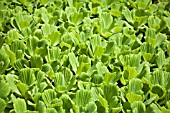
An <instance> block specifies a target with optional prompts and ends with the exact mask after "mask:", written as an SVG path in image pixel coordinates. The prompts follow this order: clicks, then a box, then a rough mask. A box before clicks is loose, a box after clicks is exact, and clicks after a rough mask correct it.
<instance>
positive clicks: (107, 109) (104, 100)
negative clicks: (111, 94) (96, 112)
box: [98, 95, 109, 113]
mask: <svg viewBox="0 0 170 113" xmlns="http://www.w3.org/2000/svg"><path fill="white" fill-rule="evenodd" d="M98 99H99V102H100V104H101V105H102V106H103V107H104V108H105V113H108V111H109V107H108V102H107V100H106V99H104V98H103V97H102V96H101V95H98Z"/></svg>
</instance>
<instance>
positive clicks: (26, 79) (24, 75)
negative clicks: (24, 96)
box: [19, 68, 35, 86]
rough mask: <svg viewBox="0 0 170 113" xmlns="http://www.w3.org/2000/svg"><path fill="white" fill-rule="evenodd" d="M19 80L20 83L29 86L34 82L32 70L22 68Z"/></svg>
mask: <svg viewBox="0 0 170 113" xmlns="http://www.w3.org/2000/svg"><path fill="white" fill-rule="evenodd" d="M19 79H20V81H21V82H22V83H25V84H27V85H28V86H29V85H31V84H32V83H33V82H34V81H35V75H34V72H33V70H32V69H30V68H24V69H21V70H20V72H19Z"/></svg>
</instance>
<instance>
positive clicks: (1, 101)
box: [0, 98, 7, 113]
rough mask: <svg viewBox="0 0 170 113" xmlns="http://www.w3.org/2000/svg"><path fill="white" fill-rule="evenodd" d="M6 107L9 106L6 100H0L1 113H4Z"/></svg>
mask: <svg viewBox="0 0 170 113" xmlns="http://www.w3.org/2000/svg"><path fill="white" fill-rule="evenodd" d="M6 106H7V103H6V102H5V100H4V99H2V98H0V112H1V113H4V110H5V108H6Z"/></svg>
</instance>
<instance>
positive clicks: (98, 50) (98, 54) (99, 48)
mask: <svg viewBox="0 0 170 113" xmlns="http://www.w3.org/2000/svg"><path fill="white" fill-rule="evenodd" d="M103 53H104V48H103V47H102V46H96V48H95V50H94V55H95V56H96V57H98V58H101V57H102V55H103Z"/></svg>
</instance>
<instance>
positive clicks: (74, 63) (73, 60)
mask: <svg viewBox="0 0 170 113" xmlns="http://www.w3.org/2000/svg"><path fill="white" fill-rule="evenodd" d="M68 56H69V62H70V64H71V66H72V69H73V71H74V72H76V71H77V67H78V60H77V58H76V56H75V54H74V53H69V54H68Z"/></svg>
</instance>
